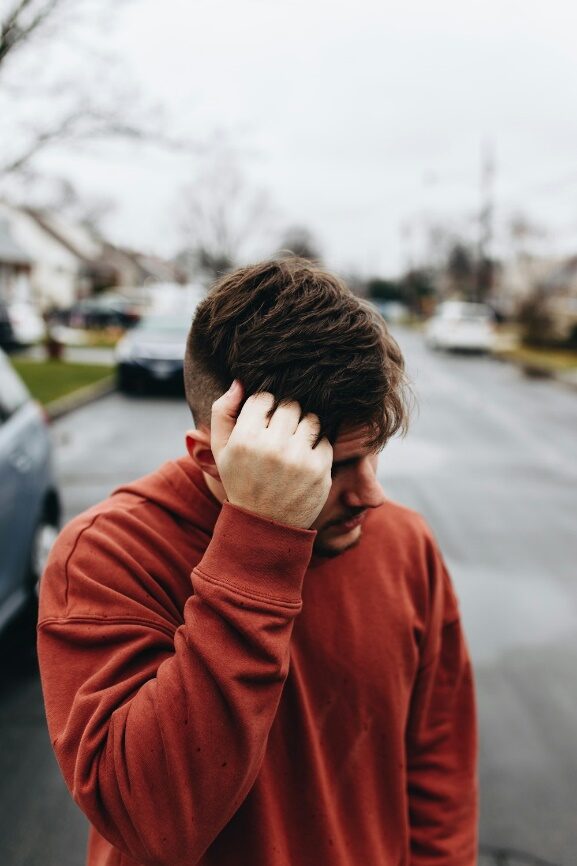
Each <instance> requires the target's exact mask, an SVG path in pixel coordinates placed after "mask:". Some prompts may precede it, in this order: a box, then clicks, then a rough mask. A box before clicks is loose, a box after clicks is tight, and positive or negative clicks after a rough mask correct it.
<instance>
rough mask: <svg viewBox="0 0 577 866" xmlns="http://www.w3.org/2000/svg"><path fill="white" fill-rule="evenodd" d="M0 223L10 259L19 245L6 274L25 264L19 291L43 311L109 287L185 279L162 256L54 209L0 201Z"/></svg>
mask: <svg viewBox="0 0 577 866" xmlns="http://www.w3.org/2000/svg"><path fill="white" fill-rule="evenodd" d="M0 223H2V225H4V226H5V228H4V231H3V235H4V236H6V238H9V240H8V239H7V240H5V245H6V255H7V256H12V259H13V258H14V256H15V252H14V250H15V249H18V250H20V253H19V254H18V255H20V257H21V259H22V261H21V263H16V262H11V263H10V268H11V271H10V273H11V276H10V280H11V282H14V279H15V275H14V273H13V272H14V270H15V268H16V267H18V268H19V269H20V274H21V275H20V277H19V279H20V280H21V281H22V280H24V277H23V276H22V273H21V272H22V269H23V268H26V269H27V274H28V276H27V279H28V284H27V287H26V288H25V289H24V283H23V282H21V283H20V284H19V285H20V288H19V290H18V291H19V292H20V294H21V295H22V296H25V298H26V300H30V301H33V302H34V303H36V304H37V305H38V306H39V308H40V309H41V310H43V311H46V310H48V309H51V308H54V307H57V308H62V307H68V306H70V305H71V304H73V303H74V301H76V300H78V299H79V298H84V297H88V296H90V295H93V294H96V293H98V292H101V291H103V290H105V289H109V288H115V289H120V290H121V289H122V288H129V287H135V286H143V285H147V284H149V283H157V282H184V281H185V280H184V275H183V274H182V272H181V271H180V269H178V268H177V267H176V266H175V265H173V264H171V263H169V262H166V261H165V260H164V259H161V258H159V257H157V256H153V255H146V254H143V253H139V252H136V251H133V250H128V249H124V248H122V247H119V246H115V245H114V244H111V243H109V242H108V241H106V240H104V239H103V238H101V237H99V236H98V235H96V233H95V232H94V231H92V230H91V229H89V228H87V227H86V226H83V225H81V224H78V223H73V222H71V221H69V220H67V219H65V218H64V217H62V216H61V215H60V214H57V213H55V212H53V211H47V210H40V209H37V208H31V207H22V206H15V205H12V204H9V203H8V202H4V201H0ZM9 248H10V249H11V250H12V252H11V253H10V252H9ZM7 273H8V271H6V274H7ZM4 279H5V280H6V281H7V280H8V276H5V278H4Z"/></svg>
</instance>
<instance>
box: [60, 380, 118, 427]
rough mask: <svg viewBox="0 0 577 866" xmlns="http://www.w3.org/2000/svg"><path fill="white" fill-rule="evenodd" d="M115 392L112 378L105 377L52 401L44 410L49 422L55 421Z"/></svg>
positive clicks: (114, 382) (114, 383)
mask: <svg viewBox="0 0 577 866" xmlns="http://www.w3.org/2000/svg"><path fill="white" fill-rule="evenodd" d="M115 390H116V381H115V379H114V376H106V378H104V379H101V380H100V381H99V382H95V383H94V384H93V385H86V386H85V387H84V388H79V389H78V390H77V391H73V392H72V393H71V394H66V396H65V397H59V398H58V400H53V401H52V402H51V403H48V404H47V405H46V406H45V407H44V409H45V411H46V414H47V415H48V417H49V418H50V420H51V421H56V420H57V419H58V418H62V417H63V416H64V415H68V414H69V412H74V410H75V409H80V408H81V406H87V405H88V404H89V403H93V402H94V401H95V400H99V399H100V398H101V397H106V396H107V395H108V394H112V392H113V391H115Z"/></svg>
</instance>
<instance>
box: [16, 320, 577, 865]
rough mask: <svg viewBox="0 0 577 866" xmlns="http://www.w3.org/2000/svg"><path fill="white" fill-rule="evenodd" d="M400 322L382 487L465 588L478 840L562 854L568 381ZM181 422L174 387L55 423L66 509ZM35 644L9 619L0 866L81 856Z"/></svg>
mask: <svg viewBox="0 0 577 866" xmlns="http://www.w3.org/2000/svg"><path fill="white" fill-rule="evenodd" d="M396 335H397V336H398V339H399V342H400V344H401V347H402V349H403V351H404V353H405V356H406V358H407V365H408V370H409V375H410V377H411V379H412V381H413V383H414V389H415V392H416V396H417V403H418V406H417V407H416V409H415V411H414V415H413V424H412V427H411V430H410V432H409V434H408V436H407V437H406V439H405V440H394V441H393V442H391V443H390V444H389V445H388V446H387V447H386V449H385V450H384V452H383V454H382V455H381V458H380V469H379V472H380V478H381V481H382V484H383V486H384V488H385V491H386V493H387V495H388V496H390V497H391V498H393V499H396V500H398V501H400V502H402V503H404V504H405V505H408V506H410V507H412V508H415V509H417V510H418V511H420V512H421V513H422V514H423V515H424V516H425V517H426V519H427V520H428V521H429V523H430V524H431V526H432V528H433V530H434V531H435V533H436V536H437V538H438V540H439V543H440V547H441V549H442V551H443V553H444V556H445V559H446V561H447V564H448V566H449V570H450V572H451V574H452V577H453V580H454V583H455V586H456V589H457V593H458V596H459V598H460V602H461V608H462V613H463V618H464V622H465V628H466V632H467V635H468V639H469V644H470V648H471V652H472V655H473V660H474V664H475V670H476V679H477V688H478V708H479V720H480V732H481V743H480V775H481V794H482V816H481V832H480V839H481V842H482V843H483V844H484V845H489V846H502V847H504V848H513V849H518V850H520V851H524V852H529V853H531V854H533V855H535V856H539V857H541V858H543V859H544V860H547V861H550V862H551V863H552V864H555V866H572V864H573V863H574V861H575V853H574V852H575V849H576V847H577V823H576V819H575V799H576V796H577V747H576V745H575V731H577V575H576V568H575V563H576V562H577V532H576V526H575V523H576V515H577V460H576V447H575V443H576V438H577V392H575V391H571V390H569V389H568V388H565V387H563V386H562V385H560V384H558V383H555V382H553V381H541V380H529V379H525V378H523V377H522V376H521V374H520V373H519V371H518V370H517V369H516V368H514V367H513V366H509V365H506V364H503V363H500V362H498V361H496V360H493V359H490V358H484V357H478V356H460V355H459V356H447V355H437V354H433V353H431V352H430V351H428V350H426V349H425V348H424V346H423V345H422V338H421V336H420V335H419V334H418V333H416V332H414V331H410V330H400V331H398V333H397V334H396ZM191 423H192V422H191V419H190V415H189V412H188V409H187V407H186V405H185V403H184V401H183V400H178V399H173V398H171V399H169V398H166V399H162V398H154V399H152V398H151V399H146V398H138V399H137V398H128V397H124V396H122V395H120V394H112V395H111V396H109V397H106V398H104V399H103V400H101V401H98V402H96V403H94V404H92V405H90V406H86V407H85V408H83V409H80V410H78V411H77V412H75V413H73V414H71V415H69V416H67V417H65V418H62V419H61V420H60V421H58V422H57V423H55V424H54V426H53V432H54V437H55V442H56V445H57V454H58V467H59V477H60V481H61V486H62V493H63V497H64V505H65V518H66V519H69V518H71V517H72V516H73V515H75V514H77V513H78V512H79V511H81V510H83V509H85V508H87V507H88V506H90V505H92V504H93V503H94V502H96V501H98V500H99V499H102V498H103V497H104V496H106V495H107V494H108V493H109V492H110V491H111V490H112V489H114V487H115V486H117V485H118V484H120V483H121V482H124V481H126V480H129V479H132V478H135V477H138V476H139V475H142V474H145V473H146V472H149V471H151V470H152V469H154V468H155V467H156V466H157V465H158V464H159V463H160V462H162V461H163V460H165V459H168V458H170V457H174V456H179V455H180V454H181V453H182V452H183V448H184V445H183V433H184V431H185V430H186V428H187V427H188V426H191ZM32 642H33V631H32V629H31V628H30V624H29V623H28V624H26V623H22V622H19V623H15V624H14V625H13V627H12V628H11V629H10V630H9V632H8V634H7V635H6V636H5V637H3V638H2V641H1V643H0V648H1V651H2V654H3V658H4V663H3V665H2V672H1V674H0V731H1V746H0V863H1V864H2V866H52V864H54V866H81V864H82V863H83V862H84V848H85V843H86V822H85V820H84V818H83V816H82V815H81V814H80V813H79V812H78V810H77V808H76V807H75V805H74V804H73V803H72V800H71V798H70V796H69V794H68V792H67V791H66V789H65V787H64V784H63V782H62V781H61V779H60V774H59V770H58V767H57V765H56V762H55V759H54V757H53V755H52V751H51V747H50V743H49V738H48V734H47V732H46V730H45V723H44V716H43V708H42V698H41V690H40V685H39V680H38V676H37V669H36V665H35V659H34V653H33V650H32ZM519 862H522V861H519ZM375 866H377V864H375Z"/></svg>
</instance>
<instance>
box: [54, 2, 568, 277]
mask: <svg viewBox="0 0 577 866" xmlns="http://www.w3.org/2000/svg"><path fill="white" fill-rule="evenodd" d="M576 34H577V4H574V3H572V2H559V0H552V2H547V3H545V2H542V0H539V2H533V0H524V2H511V0H505V2H503V0H499V2H498V0H483V2H465V3H463V2H462V0H461V2H456V0H444V2H430V0H419V2H410V0H409V2H407V0H405V2H403V3H383V2H374V0H355V2H349V0H346V2H338V0H332V2H328V0H201V2H195V0H163V2H162V3H159V2H158V0H133V2H131V3H129V4H128V5H127V6H126V7H125V8H123V9H122V10H121V11H120V12H119V13H118V14H117V16H116V17H115V18H114V21H113V23H112V31H111V33H110V35H109V37H108V39H107V41H108V40H109V44H108V47H109V49H110V51H113V52H114V53H116V54H117V55H119V56H121V57H122V68H123V69H124V70H125V72H126V74H127V75H128V76H129V77H130V78H131V79H132V80H133V81H135V82H136V83H137V84H138V86H139V87H140V88H141V90H142V91H143V93H144V94H146V95H147V97H149V98H150V99H151V100H153V101H154V102H156V103H158V104H162V105H163V106H164V111H165V117H166V119H167V120H166V123H167V125H168V126H170V127H171V128H172V129H173V130H175V131H178V133H179V134H183V135H184V134H186V136H188V137H189V138H190V139H191V140H194V141H199V142H200V143H202V142H203V141H206V140H209V139H210V137H211V135H213V134H214V131H215V130H220V133H219V134H226V137H227V139H228V142H229V145H230V146H232V147H233V148H235V149H236V150H237V151H238V153H239V154H241V157H240V158H241V162H242V165H243V170H244V172H245V174H246V178H247V183H248V185H249V186H251V187H254V188H265V189H266V190H267V191H268V193H269V195H270V198H271V201H272V202H273V203H274V205H275V207H276V209H277V213H278V221H279V223H278V224H279V225H283V224H294V223H298V224H305V225H307V226H309V227H310V228H311V230H312V231H313V232H314V233H315V235H316V236H317V237H318V239H319V242H320V246H321V248H322V250H323V252H324V254H325V259H326V261H327V263H328V264H330V265H331V266H334V267H337V268H339V269H354V270H356V271H360V272H361V273H363V274H371V273H379V272H381V273H391V274H392V273H395V272H397V271H399V270H400V269H401V268H403V267H404V266H405V265H406V264H407V263H408V262H409V261H412V262H416V263H418V262H419V261H420V259H421V258H422V256H423V254H424V247H425V241H424V238H425V235H426V226H427V225H428V224H429V223H431V222H444V223H445V224H447V225H450V226H455V227H462V229H463V231H464V232H469V234H471V236H473V234H472V233H474V215H475V213H477V212H478V210H479V207H480V204H481V198H480V175H481V154H482V150H483V147H486V148H488V149H489V150H490V151H492V153H493V157H494V162H495V176H494V183H493V195H494V204H495V234H496V237H497V251H498V252H499V251H503V250H504V249H505V247H504V240H503V239H504V225H505V223H506V221H507V219H508V217H509V215H510V213H511V212H512V211H514V210H516V209H518V210H523V211H524V212H525V213H527V214H528V215H529V216H530V217H532V218H533V220H535V221H537V222H539V223H542V224H543V225H544V226H545V227H547V228H548V229H549V237H548V238H547V240H546V242H545V247H544V248H545V251H549V252H558V251H561V252H562V251H565V250H567V251H571V250H573V249H574V250H575V251H577V112H576V108H575V106H577V62H576V44H577V37H576ZM163 125H164V124H163ZM103 154H104V155H101V156H100V157H99V158H97V157H96V156H91V157H83V158H81V159H79V158H77V159H70V158H68V157H67V159H66V167H67V170H69V171H71V172H72V173H73V174H74V176H75V177H76V178H77V179H78V180H79V182H80V185H81V188H82V189H84V190H86V192H88V193H90V192H97V193H106V192H109V193H110V194H111V195H113V196H114V197H115V199H116V200H117V202H118V209H117V211H116V213H115V214H114V216H113V217H112V218H110V219H109V222H108V228H109V231H110V232H111V233H113V234H114V235H115V236H116V237H117V238H118V239H119V240H122V241H124V242H127V243H130V244H132V245H134V246H139V247H143V246H144V247H148V248H152V249H156V250H158V251H160V252H162V253H170V252H173V251H174V250H175V249H176V247H177V246H178V241H179V238H178V225H179V219H178V193H179V190H180V189H181V188H182V186H183V185H184V184H186V183H187V182H188V181H190V179H191V178H192V177H194V175H195V173H196V174H198V172H200V171H202V170H204V169H203V166H205V165H206V160H207V157H202V158H201V157H198V156H194V154H191V155H187V156H184V155H176V154H166V153H164V154H162V153H160V152H158V151H154V150H151V149H148V150H146V149H142V150H138V151H136V150H135V151H132V150H127V149H126V148H124V149H122V148H109V149H107V150H106V151H105V152H103ZM53 164H55V165H56V164H62V163H61V162H60V163H58V160H54V162H53ZM275 225H276V223H275ZM542 243H543V242H542ZM263 251H264V248H263Z"/></svg>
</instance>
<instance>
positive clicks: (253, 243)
mask: <svg viewBox="0 0 577 866" xmlns="http://www.w3.org/2000/svg"><path fill="white" fill-rule="evenodd" d="M180 211H181V214H182V217H181V231H182V234H183V237H184V245H183V249H182V251H181V253H180V254H179V257H178V259H179V261H180V263H181V264H184V266H185V267H186V270H187V271H188V273H189V275H190V276H193V275H200V276H204V277H207V278H208V279H213V278H216V277H218V276H220V275H221V274H223V273H226V271H228V270H231V269H232V268H233V267H235V266H236V265H238V264H239V263H240V262H241V260H242V259H243V258H245V257H246V255H247V253H250V254H253V255H254V254H255V251H256V250H258V249H259V248H261V247H262V246H263V245H264V243H265V242H266V238H267V237H268V236H269V235H270V233H271V232H272V231H274V225H275V222H276V211H275V209H274V208H273V206H272V204H271V201H270V198H269V196H268V194H267V193H266V192H265V191H263V190H262V189H255V188H253V187H251V186H250V184H249V183H248V182H247V180H246V178H245V176H244V175H243V172H242V170H241V168H240V165H239V162H238V157H237V156H236V155H235V154H234V153H232V152H231V151H230V150H229V149H227V148H223V149H219V148H218V146H217V147H216V150H215V152H213V153H211V154H210V155H209V156H208V157H207V161H206V162H205V165H204V167H203V168H202V170H201V171H200V173H199V174H198V176H197V178H196V180H195V181H194V182H193V183H191V184H189V185H188V186H187V187H186V188H185V189H184V191H183V194H182V198H181V202H180Z"/></svg>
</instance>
